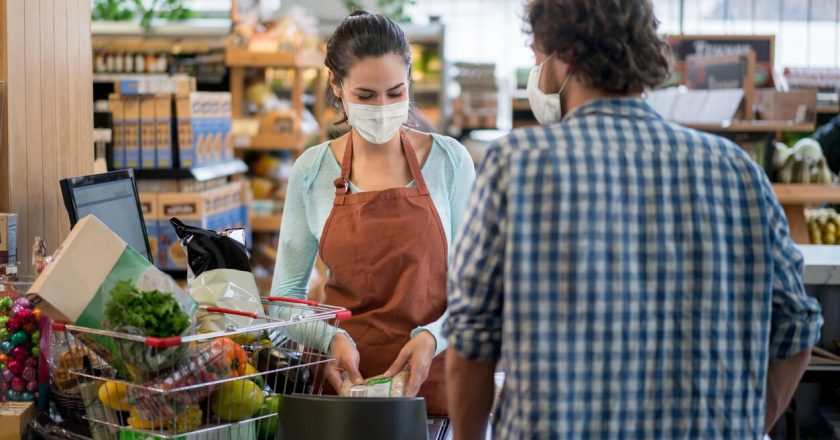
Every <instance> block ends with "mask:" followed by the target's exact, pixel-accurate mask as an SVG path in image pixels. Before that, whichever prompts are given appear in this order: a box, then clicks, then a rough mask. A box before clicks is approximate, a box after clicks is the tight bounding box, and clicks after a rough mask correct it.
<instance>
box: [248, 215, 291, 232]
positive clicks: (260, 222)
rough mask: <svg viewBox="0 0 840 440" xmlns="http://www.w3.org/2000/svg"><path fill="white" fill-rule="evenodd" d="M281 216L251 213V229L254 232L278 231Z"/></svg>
mask: <svg viewBox="0 0 840 440" xmlns="http://www.w3.org/2000/svg"><path fill="white" fill-rule="evenodd" d="M282 220H283V216H282V215H279V214H276V215H256V214H251V231H252V232H255V233H263V232H280V222H281V221H282Z"/></svg>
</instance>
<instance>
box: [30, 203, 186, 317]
mask: <svg viewBox="0 0 840 440" xmlns="http://www.w3.org/2000/svg"><path fill="white" fill-rule="evenodd" d="M125 279H131V280H134V281H135V284H136V285H137V287H138V288H140V289H141V290H148V289H149V288H157V289H159V290H163V291H168V292H173V294H175V295H176V296H177V297H179V298H183V296H184V295H185V294H184V293H183V291H181V289H180V288H179V287H178V285H177V284H176V283H175V281H174V280H172V279H171V278H170V277H168V276H167V275H165V274H163V273H161V272H160V271H159V270H157V269H156V268H155V267H154V266H152V264H151V263H150V262H149V260H147V259H146V258H144V257H143V256H142V255H140V253H138V252H137V251H135V250H134V249H133V248H132V247H131V246H129V245H128V244H126V242H125V241H123V240H122V239H121V238H120V237H119V235H117V234H116V233H114V232H113V231H111V230H110V229H108V227H107V226H105V224H104V223H102V222H101V221H100V220H99V219H97V218H96V217H94V216H92V215H88V216H86V217H84V218H83V219H81V220H80V221H79V222H78V223H77V224H76V226H75V227H74V228H73V230H72V231H70V234H69V235H68V236H67V239H65V240H64V242H63V243H62V244H61V246H59V247H58V248H57V249H56V251H55V253H54V255H53V261H52V263H50V264H49V265H47V268H46V269H45V270H44V272H43V273H42V274H41V275H40V276H39V277H38V278H37V279H36V280H35V283H34V284H33V285H32V287H31V288H30V289H29V292H28V293H27V297H29V298H30V299H31V300H32V301H33V303H34V304H35V306H37V307H41V309H42V310H43V311H44V313H45V314H46V315H47V316H49V317H50V319H52V320H54V321H60V322H68V323H73V324H76V325H80V326H84V327H89V328H95V329H96V328H101V327H102V322H103V320H104V316H103V314H104V306H105V304H106V303H107V301H108V299H109V298H110V296H111V289H112V288H113V287H114V285H116V283H117V282H119V281H122V280H125ZM187 296H188V295H187Z"/></svg>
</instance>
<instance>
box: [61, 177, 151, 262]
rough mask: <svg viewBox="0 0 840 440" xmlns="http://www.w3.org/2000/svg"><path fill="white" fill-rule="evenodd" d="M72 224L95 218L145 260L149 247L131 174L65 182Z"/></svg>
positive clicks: (84, 178) (66, 200)
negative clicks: (86, 218) (89, 217)
mask: <svg viewBox="0 0 840 440" xmlns="http://www.w3.org/2000/svg"><path fill="white" fill-rule="evenodd" d="M61 184H62V192H63V193H64V198H65V204H66V205H67V209H68V211H69V213H70V222H71V223H72V224H75V223H76V221H78V220H79V219H81V218H84V217H85V216H86V215H94V216H96V218H98V219H99V220H101V221H102V223H104V224H105V226H108V228H110V229H111V230H112V231H114V233H116V234H117V235H118V236H120V238H122V239H123V240H125V242H126V243H128V245H129V246H131V247H132V248H134V249H135V250H136V251H137V252H139V253H140V255H142V256H143V257H145V258H146V259H148V260H149V261H152V259H151V258H149V245H148V239H147V236H146V226H145V224H144V222H143V213H142V211H141V209H140V204H139V200H138V198H137V190H136V187H135V186H134V177H133V173H131V171H116V172H112V173H106V174H97V175H93V176H84V177H76V178H72V179H66V180H63V181H62V182H61Z"/></svg>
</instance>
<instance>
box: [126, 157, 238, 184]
mask: <svg viewBox="0 0 840 440" xmlns="http://www.w3.org/2000/svg"><path fill="white" fill-rule="evenodd" d="M247 171H248V165H245V162H243V161H241V160H239V159H233V160H229V161H226V162H220V163H217V164H213V165H205V166H200V167H192V168H171V169H148V170H147V169H135V170H134V176H135V177H136V178H137V179H154V180H180V179H195V180H197V181H199V182H204V181H207V180H211V179H216V178H219V177H228V176H233V175H236V174H242V173H245V172H247Z"/></svg>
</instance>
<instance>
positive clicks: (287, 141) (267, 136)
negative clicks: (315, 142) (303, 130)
mask: <svg viewBox="0 0 840 440" xmlns="http://www.w3.org/2000/svg"><path fill="white" fill-rule="evenodd" d="M233 146H234V148H237V149H240V150H260V151H301V150H303V136H301V134H300V133H260V134H258V135H256V136H242V135H239V136H234V137H233Z"/></svg>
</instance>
